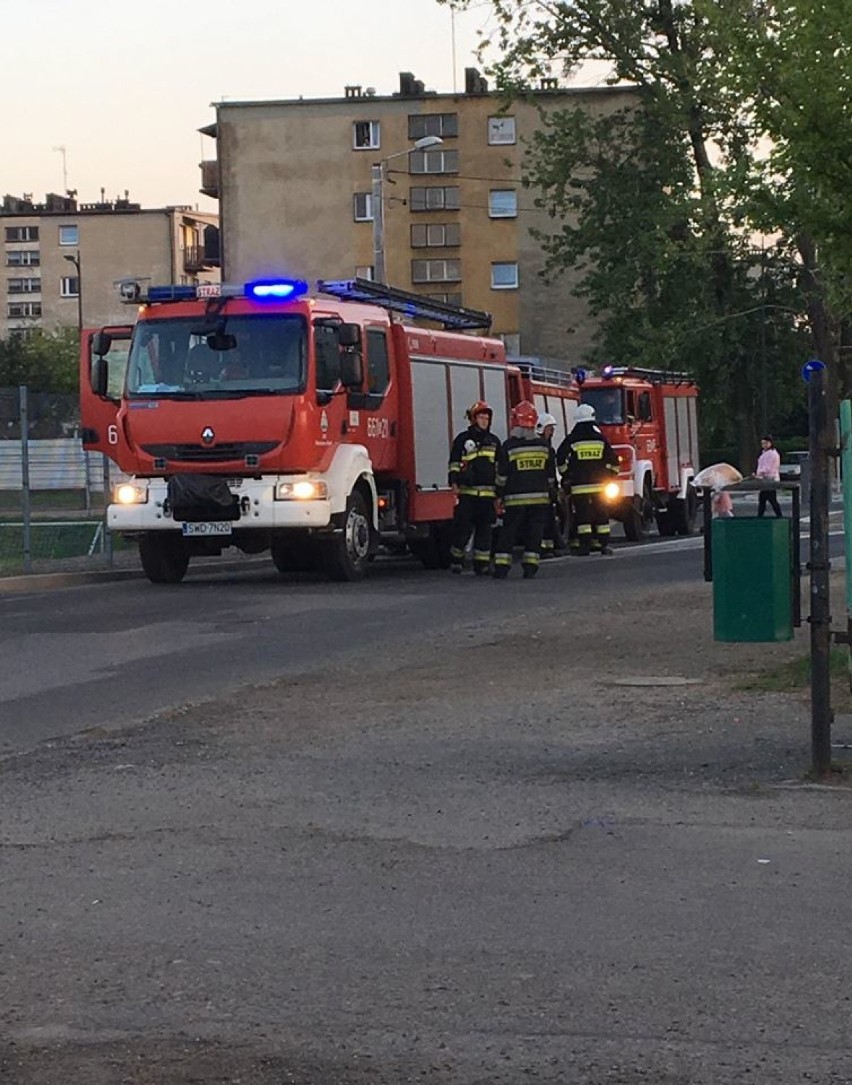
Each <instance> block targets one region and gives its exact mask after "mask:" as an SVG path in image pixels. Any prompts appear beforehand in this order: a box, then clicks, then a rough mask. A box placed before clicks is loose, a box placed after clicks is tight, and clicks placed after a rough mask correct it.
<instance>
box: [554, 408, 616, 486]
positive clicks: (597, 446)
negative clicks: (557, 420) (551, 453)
mask: <svg viewBox="0 0 852 1085" xmlns="http://www.w3.org/2000/svg"><path fill="white" fill-rule="evenodd" d="M556 466H557V469H558V471H559V474H560V475H561V477H562V484H563V486H565V488H566V489H570V491H571V493H572V494H577V495H580V494H599V493H601V492H602V490H603V488H604V486H605V485H606V484H607V482H609V481H610V480H611V479H612V477H613V475H617V474H618V456H617V455H616V454H615V452H614V451H613V449H612V445H611V444H610V443H609V441H608V440H607V439H606V437H604V435H603V433H601V431H600V429H598V427H597V426H596V425H595V423H594V422H578V423H577V425H576V426H575V427H574V428H573V429H572V430H571V432H570V433H569V434H568V436H567V437H566V438H565V440H564V441H563V442H562V444H561V445H560V446H559V448H558V449H557V451H556Z"/></svg>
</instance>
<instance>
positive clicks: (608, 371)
mask: <svg viewBox="0 0 852 1085" xmlns="http://www.w3.org/2000/svg"><path fill="white" fill-rule="evenodd" d="M614 374H615V366H614V365H605V366H604V367H603V369H602V370H601V376H602V377H605V378H606V379H607V380H609V378H610V377H612V376H614Z"/></svg>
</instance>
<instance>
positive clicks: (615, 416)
mask: <svg viewBox="0 0 852 1085" xmlns="http://www.w3.org/2000/svg"><path fill="white" fill-rule="evenodd" d="M580 399H581V401H582V402H583V403H588V404H589V405H590V406H592V407H594V408H595V421H596V422H599V423H600V424H601V425H603V426H611V425H618V424H620V423H622V422H624V396H623V391H622V389H621V388H589V387H588V386H587V385H584V386H583V391H582V394H581V396H580Z"/></svg>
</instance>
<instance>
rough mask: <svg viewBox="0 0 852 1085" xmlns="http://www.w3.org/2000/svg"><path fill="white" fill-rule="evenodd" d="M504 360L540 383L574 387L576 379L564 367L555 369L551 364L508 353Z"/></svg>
mask: <svg viewBox="0 0 852 1085" xmlns="http://www.w3.org/2000/svg"><path fill="white" fill-rule="evenodd" d="M506 361H507V362H509V363H510V365H516V366H517V367H518V369H519V370H520V371H521V375H522V376H524V377H527V378H528V379H529V380H533V381H539V382H540V383H541V384H552V385H554V386H555V387H557V388H576V387H577V381H576V378H575V377H574V374H573V373H571V372H569V371H568V370H565V369H556V368H554V367H553V366H546V365H540V364H539V362H537V361H536V360H535V359H532V358H519V357H517V356H512V355H509V356H508V357H507V358H506Z"/></svg>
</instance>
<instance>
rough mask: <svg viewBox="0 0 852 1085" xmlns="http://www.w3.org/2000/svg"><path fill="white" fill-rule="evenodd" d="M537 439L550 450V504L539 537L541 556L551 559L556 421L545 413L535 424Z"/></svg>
mask: <svg viewBox="0 0 852 1085" xmlns="http://www.w3.org/2000/svg"><path fill="white" fill-rule="evenodd" d="M535 432H536V436H537V437H541V438H543V439H544V442H545V444H546V445H547V447H548V449H549V450H550V458H549V459H548V463H547V477H548V484H549V485H548V489H549V491H550V504H549V505H548V507H547V512H546V514H545V517H544V533H543V535H542V537H541V556H542V557H543V558H552V557H554V556H555V554H556V539H557V528H558V523H559V521H558V513H557V500H558V494H559V478H558V475H557V472H556V450H555V449H554V447H553V434H554V433H555V432H556V419H555V418H554V417H553V415H552V414H548V412H547V411H542V412H541V413H540V414H539V416H538V421H537V422H536V424H535Z"/></svg>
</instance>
